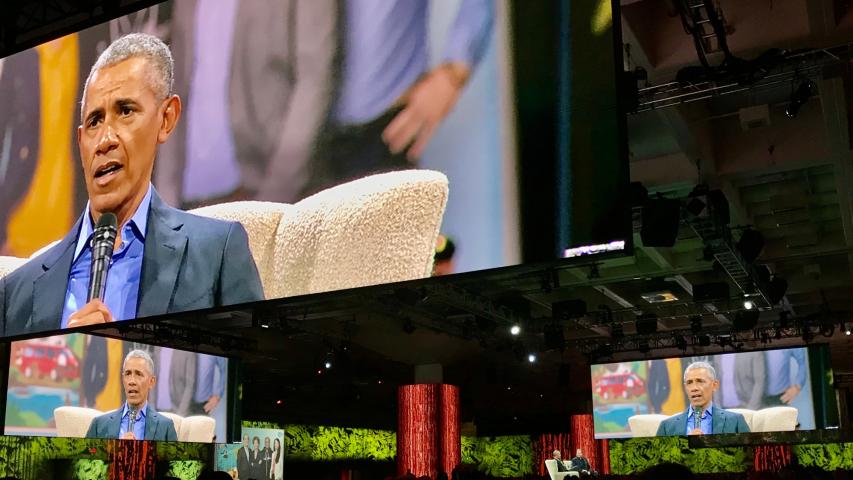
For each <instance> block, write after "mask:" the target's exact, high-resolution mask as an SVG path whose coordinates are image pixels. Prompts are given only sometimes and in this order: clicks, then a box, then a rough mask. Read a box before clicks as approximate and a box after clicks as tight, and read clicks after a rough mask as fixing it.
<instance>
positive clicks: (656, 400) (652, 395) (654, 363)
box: [646, 360, 669, 413]
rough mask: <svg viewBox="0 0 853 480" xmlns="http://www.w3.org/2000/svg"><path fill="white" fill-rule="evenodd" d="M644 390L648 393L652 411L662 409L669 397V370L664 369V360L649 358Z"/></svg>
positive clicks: (657, 411) (658, 411)
mask: <svg viewBox="0 0 853 480" xmlns="http://www.w3.org/2000/svg"><path fill="white" fill-rule="evenodd" d="M646 391H647V393H648V395H649V403H651V405H652V413H660V412H661V411H663V403H664V402H665V401H666V399H667V397H669V372H667V370H666V361H665V360H651V361H650V362H649V376H648V379H647V380H646Z"/></svg>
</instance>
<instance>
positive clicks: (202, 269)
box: [0, 34, 264, 335]
mask: <svg viewBox="0 0 853 480" xmlns="http://www.w3.org/2000/svg"><path fill="white" fill-rule="evenodd" d="M173 71H174V65H173V60H172V55H171V52H170V51H169V48H168V47H167V46H166V45H165V44H164V43H163V42H162V41H161V40H159V39H158V38H156V37H154V36H151V35H146V34H130V35H127V36H124V37H122V38H119V39H118V40H116V41H115V42H113V43H112V44H111V45H110V46H109V47H107V49H106V50H105V51H104V52H103V53H102V54H101V56H100V57H99V58H98V60H97V62H96V63H95V65H94V66H93V67H92V69H91V73H90V74H89V77H88V80H87V81H86V84H85V86H84V89H83V104H82V109H81V117H82V118H81V125H80V126H79V127H78V129H77V143H78V146H79V149H80V157H81V161H82V174H83V178H84V180H85V184H86V190H87V192H88V196H89V202H88V205H87V206H86V209H85V211H84V212H83V213H82V215H81V216H80V217H79V218H78V220H77V222H76V223H75V225H74V226H73V227H72V229H71V231H70V232H68V234H67V235H66V236H65V238H63V239H62V240H60V241H59V242H58V243H57V244H56V245H54V246H53V247H51V248H49V249H48V250H47V251H46V252H44V253H43V254H41V255H39V256H38V257H37V258H35V259H33V260H31V261H30V262H28V263H26V264H25V265H23V266H22V267H20V268H18V269H17V270H15V271H14V272H13V273H11V274H10V275H8V276H7V277H4V278H3V279H0V291H2V292H3V293H4V295H3V298H4V302H3V304H0V323H2V324H3V326H4V333H5V335H18V334H24V333H31V332H38V331H46V330H56V329H59V328H66V327H77V326H82V325H92V324H97V323H103V322H109V321H113V320H127V319H132V318H136V317H143V316H152V315H160V314H166V313H173V312H180V311H187V310H195V309H201V308H208V307H214V306H221V305H232V304H238V303H244V302H251V301H257V300H263V298H264V297H263V290H262V288H261V281H260V277H259V276H258V271H257V268H256V266H255V263H254V260H253V259H252V255H251V252H250V251H249V245H248V237H247V235H246V231H245V230H244V229H243V227H242V226H241V225H240V224H239V223H236V222H225V221H220V220H213V219H209V218H204V217H199V216H196V215H192V214H189V213H186V212H183V211H180V210H177V209H175V208H172V207H170V206H169V205H167V204H166V203H164V202H163V201H162V200H161V199H160V197H159V195H158V194H157V191H156V190H155V189H154V187H153V186H152V185H151V175H152V170H153V167H154V158H155V157H156V154H157V149H158V146H159V145H160V144H163V143H165V142H166V141H167V140H168V139H169V137H170V135H171V134H172V132H173V131H174V129H175V126H176V124H177V123H178V121H179V120H180V117H181V108H182V106H181V99H180V98H179V97H178V96H177V95H174V94H173V93H172V83H173ZM163 161H169V159H163ZM106 212H112V213H114V214H115V215H116V216H117V217H118V238H117V239H116V247H115V251H114V252H113V256H112V266H111V267H110V276H109V278H108V281H107V286H106V293H105V294H104V298H103V299H102V300H99V299H93V300H91V301H87V286H88V282H89V277H90V264H91V259H92V249H91V247H90V245H89V238H90V236H91V235H92V232H93V230H94V225H96V224H97V222H98V221H99V219H100V218H101V215H103V214H104V213H106Z"/></svg>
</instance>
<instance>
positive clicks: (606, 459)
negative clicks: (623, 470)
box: [596, 438, 610, 475]
mask: <svg viewBox="0 0 853 480" xmlns="http://www.w3.org/2000/svg"><path fill="white" fill-rule="evenodd" d="M596 442H598V447H599V449H598V453H599V454H600V456H599V458H600V459H601V463H600V465H601V469H600V470H598V473H600V474H602V475H609V474H610V441H609V440H607V439H606V438H605V439H603V440H596Z"/></svg>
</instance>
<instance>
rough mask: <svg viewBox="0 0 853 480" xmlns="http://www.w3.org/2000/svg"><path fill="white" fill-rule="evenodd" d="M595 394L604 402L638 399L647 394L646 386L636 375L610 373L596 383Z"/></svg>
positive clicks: (631, 373)
mask: <svg viewBox="0 0 853 480" xmlns="http://www.w3.org/2000/svg"><path fill="white" fill-rule="evenodd" d="M595 393H596V394H598V396H599V397H601V398H603V399H604V400H609V399H611V398H620V397H621V398H630V397H637V396H640V395H642V394H644V393H646V384H645V382H643V379H641V378H640V377H638V376H637V374H636V373H633V372H628V373H608V374H606V375H602V376H601V378H599V379H598V381H597V382H596V383H595Z"/></svg>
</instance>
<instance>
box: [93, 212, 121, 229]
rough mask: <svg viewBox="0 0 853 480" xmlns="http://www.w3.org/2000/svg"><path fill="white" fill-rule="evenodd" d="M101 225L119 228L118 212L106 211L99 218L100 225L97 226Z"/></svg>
mask: <svg viewBox="0 0 853 480" xmlns="http://www.w3.org/2000/svg"><path fill="white" fill-rule="evenodd" d="M101 227H113V228H118V218H117V217H116V214H115V213H113V212H106V213H104V214H103V215H101V218H100V219H99V220H98V225H97V226H96V227H95V228H101Z"/></svg>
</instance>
